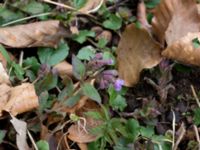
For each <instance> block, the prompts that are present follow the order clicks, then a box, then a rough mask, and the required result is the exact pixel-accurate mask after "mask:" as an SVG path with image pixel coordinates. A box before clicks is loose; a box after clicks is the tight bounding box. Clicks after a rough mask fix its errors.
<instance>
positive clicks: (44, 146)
mask: <svg viewBox="0 0 200 150" xmlns="http://www.w3.org/2000/svg"><path fill="white" fill-rule="evenodd" d="M36 145H37V148H38V150H49V149H50V148H49V143H48V142H47V141H45V140H40V141H38V142H37V143H36Z"/></svg>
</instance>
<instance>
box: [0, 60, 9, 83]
mask: <svg viewBox="0 0 200 150" xmlns="http://www.w3.org/2000/svg"><path fill="white" fill-rule="evenodd" d="M2 83H6V84H10V80H9V76H8V74H7V72H6V70H5V69H4V67H3V65H2V63H1V62H0V84H2Z"/></svg>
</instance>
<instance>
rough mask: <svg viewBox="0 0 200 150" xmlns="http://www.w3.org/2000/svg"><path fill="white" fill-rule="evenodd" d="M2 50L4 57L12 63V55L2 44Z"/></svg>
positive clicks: (0, 47)
mask: <svg viewBox="0 0 200 150" xmlns="http://www.w3.org/2000/svg"><path fill="white" fill-rule="evenodd" d="M0 52H1V54H2V55H3V57H4V58H5V59H6V61H7V62H8V63H9V64H11V63H12V61H11V59H10V56H9V54H8V52H7V51H6V49H5V48H4V47H3V46H2V45H1V44H0Z"/></svg>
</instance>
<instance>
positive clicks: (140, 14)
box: [137, 0, 151, 30]
mask: <svg viewBox="0 0 200 150" xmlns="http://www.w3.org/2000/svg"><path fill="white" fill-rule="evenodd" d="M137 19H138V21H139V22H140V23H141V25H142V27H143V28H145V29H147V30H150V28H151V26H150V24H149V23H148V21H147V14H146V7H145V4H144V1H143V0H142V1H141V2H140V3H138V6H137Z"/></svg>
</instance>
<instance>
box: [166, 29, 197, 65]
mask: <svg viewBox="0 0 200 150" xmlns="http://www.w3.org/2000/svg"><path fill="white" fill-rule="evenodd" d="M195 38H198V39H199V40H200V32H198V33H188V34H187V35H186V36H185V37H183V38H180V39H179V40H177V41H176V42H174V43H173V44H172V45H170V46H168V47H167V48H166V49H165V50H164V51H163V52H162V55H163V56H165V57H167V58H170V59H175V60H178V61H180V62H183V63H186V64H192V65H197V66H200V48H195V47H194V45H193V42H192V41H193V39H195Z"/></svg>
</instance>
